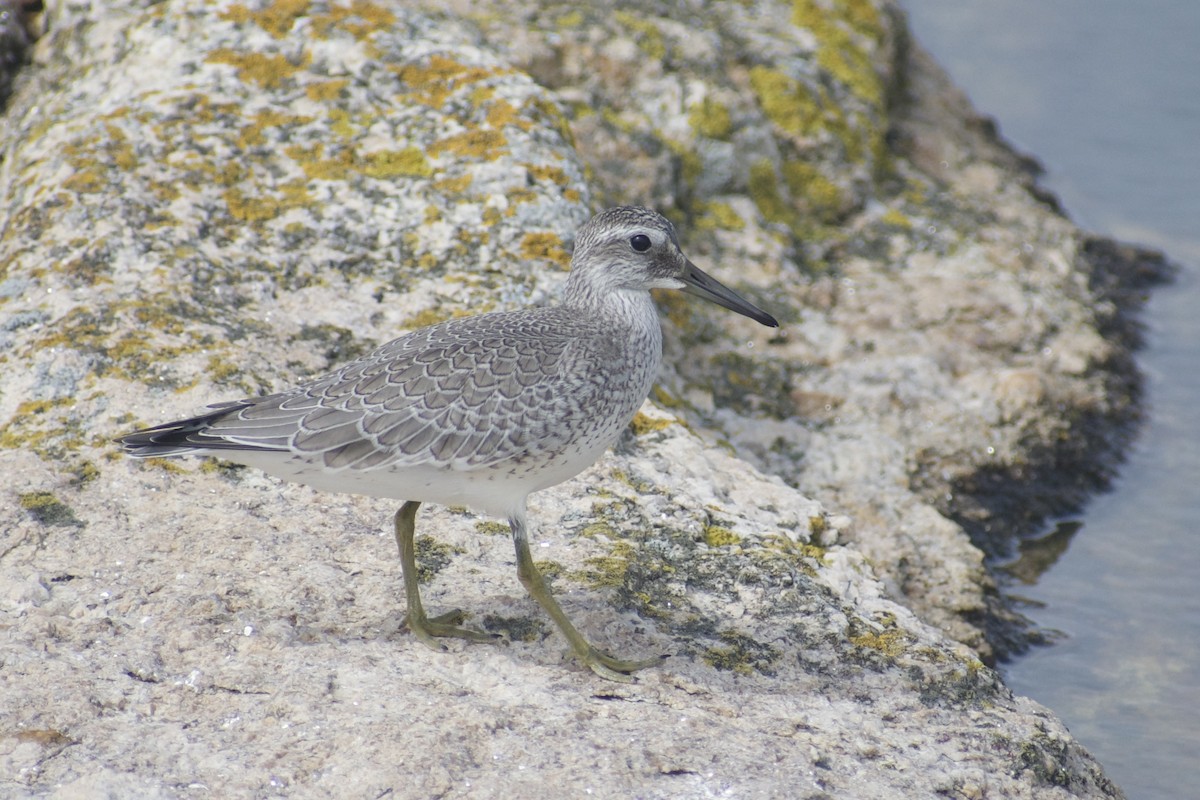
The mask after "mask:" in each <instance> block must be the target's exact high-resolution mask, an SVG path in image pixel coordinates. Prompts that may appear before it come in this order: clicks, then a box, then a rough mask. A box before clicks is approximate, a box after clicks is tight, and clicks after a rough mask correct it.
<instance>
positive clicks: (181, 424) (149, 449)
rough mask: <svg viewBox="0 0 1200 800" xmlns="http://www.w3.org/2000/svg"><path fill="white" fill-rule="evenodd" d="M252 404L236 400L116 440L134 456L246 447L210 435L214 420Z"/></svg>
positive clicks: (161, 456) (148, 456)
mask: <svg viewBox="0 0 1200 800" xmlns="http://www.w3.org/2000/svg"><path fill="white" fill-rule="evenodd" d="M247 405H249V403H246V402H243V401H237V402H233V403H220V404H218V405H213V406H209V408H211V409H213V410H212V411H210V412H208V413H207V414H200V415H199V416H195V417H189V418H188V419H181V420H176V421H175V422H166V423H163V424H162V425H155V426H154V427H153V428H143V429H142V430H137V431H134V432H132V433H127V434H125V435H124V436H118V437H117V438H116V439H114V440H113V441H115V442H117V443H118V444H120V445H121V447H122V448H123V449H124V450H125V453H126V455H129V456H132V457H133V458H171V457H172V456H186V455H196V454H198V453H199V452H201V451H205V450H232V449H238V450H245V449H247V448H246V446H245V445H239V444H236V443H234V442H230V441H227V440H225V439H222V438H220V437H219V436H213V435H211V434H208V433H207V431H208V429H209V428H210V427H211V426H212V424H213V423H214V422H216V421H217V420H220V419H221V418H223V417H226V416H228V415H230V414H236V413H237V412H238V411H239V410H240V409H242V408H245V407H246V406H247Z"/></svg>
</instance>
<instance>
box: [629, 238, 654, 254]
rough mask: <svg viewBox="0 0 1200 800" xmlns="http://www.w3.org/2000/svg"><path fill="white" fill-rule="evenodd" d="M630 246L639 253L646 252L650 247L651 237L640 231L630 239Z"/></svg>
mask: <svg viewBox="0 0 1200 800" xmlns="http://www.w3.org/2000/svg"><path fill="white" fill-rule="evenodd" d="M629 246H630V247H632V248H633V249H634V250H637V251H638V252H639V253H644V252H646V251H647V250H649V249H650V237H649V236H647V235H646V234H644V233H639V234H638V235H637V236H634V237H633V238H632V239H630V240H629Z"/></svg>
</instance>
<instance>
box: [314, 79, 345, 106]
mask: <svg viewBox="0 0 1200 800" xmlns="http://www.w3.org/2000/svg"><path fill="white" fill-rule="evenodd" d="M348 83H350V81H348V80H346V79H344V78H342V79H338V80H333V81H323V82H321V83H310V84H309V85H308V86H305V87H304V94H305V96H307V97H308V99H309V100H313V101H315V102H318V103H327V102H329V101H330V100H336V99H337V98H338V97H340V96H341V94H342V92H343V91H344V90H345V89H346V85H347V84H348Z"/></svg>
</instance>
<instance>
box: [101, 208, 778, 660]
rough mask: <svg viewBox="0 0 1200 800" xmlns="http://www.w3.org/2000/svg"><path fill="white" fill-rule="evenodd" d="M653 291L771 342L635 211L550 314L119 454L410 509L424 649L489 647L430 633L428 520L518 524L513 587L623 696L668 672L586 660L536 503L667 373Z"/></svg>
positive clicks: (323, 380) (406, 537)
mask: <svg viewBox="0 0 1200 800" xmlns="http://www.w3.org/2000/svg"><path fill="white" fill-rule="evenodd" d="M651 289H681V290H683V291H685V292H688V293H690V294H693V295H696V296H699V297H701V298H704V299H706V300H709V301H711V302H713V303H716V304H717V305H720V306H723V307H724V308H726V309H729V310H731V311H734V312H736V313H738V314H741V315H744V316H746V317H749V318H750V319H753V320H755V321H757V322H759V323H761V324H763V325H766V326H770V327H778V325H779V323H778V321H777V320H776V319H775V317H773V316H771V315H770V314H768V313H767V312H766V311H763V310H762V309H760V308H759V307H757V306H756V305H754V304H752V303H750V302H749V301H748V300H746V299H744V298H743V297H741V296H740V295H738V294H737V293H736V292H734V291H733V290H732V289H730V288H728V287H726V286H724V285H723V284H721V283H720V282H718V281H717V280H716V279H715V278H713V277H711V276H710V275H708V274H706V273H704V272H703V271H701V270H700V269H699V268H698V267H697V266H696V265H695V264H693V263H692V262H691V261H690V260H689V259H688V258H687V257H686V256H685V255H684V254H683V251H682V250H681V249H680V245H679V240H678V237H677V236H676V232H675V228H674V226H673V225H672V224H671V222H670V221H669V220H667V219H666V218H665V217H663V216H662V215H661V214H659V213H657V212H656V211H653V210H650V209H647V208H643V207H640V206H618V207H614V208H608V209H606V210H603V211H601V212H600V213H598V214H596V215H595V216H594V217H592V218H591V219H590V220H589V221H588V222H586V223H584V224H583V225H582V226H581V227H580V228H579V230H578V231H577V235H576V239H575V249H574V252H573V254H572V258H571V270H570V274H569V275H568V277H567V280H566V281H565V283H564V286H563V290H562V296H561V300H560V302H559V303H558V304H556V305H549V306H541V307H533V308H525V309H521V310H515V311H500V312H492V313H486V314H479V315H476V316H469V317H460V318H456V319H451V320H447V321H444V322H440V323H437V324H435V325H431V326H429V327H425V328H421V329H418V330H414V331H412V332H410V333H407V334H405V335H403V336H401V337H399V338H397V339H394V340H392V341H390V342H388V343H386V344H384V345H381V346H380V347H378V348H377V349H375V350H374V351H372V352H370V353H368V354H366V355H364V356H362V357H360V358H358V359H356V360H354V361H351V362H349V363H347V364H345V365H343V366H341V367H339V368H337V369H335V370H333V371H332V372H329V373H328V374H325V375H322V376H320V377H317V378H314V379H311V380H308V381H306V382H304V383H301V384H299V385H297V386H295V387H294V388H291V389H288V390H286V391H282V392H278V393H275V394H268V395H265V396H260V397H251V398H247V399H242V400H234V401H231V402H222V403H216V404H214V405H210V406H208V410H207V411H205V412H204V413H202V414H200V415H198V416H194V417H189V418H187V419H181V420H177V421H174V422H168V423H165V424H161V425H157V426H154V427H151V428H145V429H142V430H136V431H133V432H131V433H127V434H125V435H122V436H120V437H118V438H117V439H116V442H118V443H119V444H120V445H121V447H122V449H123V450H124V452H125V453H127V454H128V455H129V456H132V457H134V458H139V459H144V458H167V457H176V456H186V455H200V456H216V457H220V458H222V459H225V460H227V461H231V462H234V463H237V464H242V465H245V466H249V467H254V468H257V469H260V470H262V471H263V472H266V473H268V474H271V475H274V476H276V477H278V478H282V479H284V480H288V481H295V482H298V483H302V484H307V485H309V486H312V487H314V488H316V489H318V490H324V491H330V492H344V493H354V494H362V495H368V496H373V497H382V498H389V499H393V500H399V501H402V505H401V506H400V509H399V510H398V511H397V512H396V515H395V517H394V520H393V527H394V530H395V536H396V543H397V546H398V547H399V550H400V565H401V571H402V575H403V580H404V587H405V598H406V601H407V611H406V615H405V621H406V624H407V627H408V629H409V630H410V631H411V633H412V634H413V635H414V636H415V638H416V639H418V640H419V641H421V642H422V643H424V644H426V645H428V646H430V647H432V648H434V649H441V650H444V647H443V646H442V645H441V644H440V643H439V642H438V639H441V638H443V637H454V638H461V639H467V640H472V641H490V640H494V639H495V638H496V637H494V636H492V635H490V634H487V633H484V632H482V631H478V630H474V629H472V628H468V627H464V626H463V625H462V623H463V622H464V621H465V619H466V615H465V614H463V612H461V611H458V610H455V611H450V612H447V613H444V614H440V615H437V616H429V615H428V614H427V613H426V611H425V609H424V606H423V605H422V602H421V595H420V592H419V589H418V585H417V564H416V554H415V548H414V544H413V537H414V533H415V526H416V514H417V509H418V508H419V507H420V505H421V504H422V503H438V504H442V505H453V506H466V507H468V508H469V509H471V510H474V511H477V512H481V513H483V514H485V515H490V516H495V517H499V518H502V519H506V520H507V521H508V524H509V527H510V528H511V530H512V539H513V544H514V546H515V549H516V560H517V577H518V579H519V581H520V583H521V584H522V585H523V586H524V587H525V589H526V590H527V591H528V593H529V595H530V596H531V597H532V598H533V599H534V600H535V601H537V603H538V605H539V606H540V607H541V608H542V609H543V610H544V611H545V613H546V614H547V615H548V616H549V617H550V618H551V619H552V620H553V621H554V623H555V625H556V626H557V628H558V630H559V631H560V632H561V634H562V635H563V636H564V637H565V638H566V640H567V642H568V643H569V645H570V648H571V652H572V654H573V655H574V656H575V658H576V659H578V660H579V662H581V663H582V664H583V665H584V666H586V667H588V668H589V669H591V670H592V671H593V672H594V673H596V674H597V675H599V676H600V677H602V678H606V679H609V680H614V681H623V682H628V681H630V680H632V677H631V676H632V673H634V672H636V671H638V670H641V669H644V668H646V667H650V666H653V665H655V664H660V663H662V659H663V658H665V656H659V657H656V658H649V659H642V660H623V659H618V658H615V657H613V656H611V655H609V654H608V653H606V652H604V651H602V650H600V649H599V648H596V647H594V646H592V644H591V643H589V642H588V640H587V639H586V638H585V637H584V636H583V634H581V633H580V632H579V630H578V629H577V628H576V627H575V626H574V624H572V622H571V620H570V619H569V618H568V617H567V615H566V613H564V611H563V610H562V607H561V606H560V605H559V604H558V601H557V600H556V599H555V598H554V596H553V594H552V593H551V592H550V590H549V588H548V587H547V585H546V583H545V581H544V579H543V578H542V575H541V574H540V573H539V571H538V569H537V567H536V566H535V565H534V562H533V558H532V557H531V555H530V552H529V533H528V525H527V522H526V500H527V498H528V496H529V495H530V494H531V493H533V492H536V491H539V490H542V489H546V488H549V487H551V486H554V485H556V484H559V483H562V482H563V481H566V480H568V479H569V478H572V477H574V476H575V475H578V474H579V473H580V472H582V471H583V470H585V469H587V468H588V467H589V466H591V465H592V464H593V463H595V462H596V460H597V459H598V458H599V457H600V456H601V455H602V454H603V453H604V451H605V450H606V449H607V448H608V447H610V446H611V445H612V444H614V443H615V442H616V440H617V438H618V437H619V436H620V434H621V432H622V430H624V429H625V428H626V427H627V426H628V425H629V423H630V422H631V421H632V419H633V417H634V415H635V414H636V413H637V410H638V409H639V408H640V407H641V405H642V403H643V402H644V401H645V399H646V397H647V396H648V395H649V393H650V389H651V387H652V385H653V383H654V381H655V378H656V376H657V374H658V372H659V367H660V364H661V361H662V326H661V323H660V321H659V316H658V312H657V310H656V307H655V304H654V300H653V298H652V297H651V294H650V290H651Z"/></svg>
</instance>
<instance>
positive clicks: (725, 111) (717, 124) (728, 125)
mask: <svg viewBox="0 0 1200 800" xmlns="http://www.w3.org/2000/svg"><path fill="white" fill-rule="evenodd" d="M688 122H689V123H690V124H691V126H692V130H694V131H695V132H696V133H698V134H700V135H701V136H706V137H708V138H709V139H717V140H719V141H722V142H726V141H729V138H730V137H731V136H732V135H733V117H732V115H731V114H730V113H729V107H728V106H726V105H725V104H724V103H720V102H718V101H716V100H714V99H712V98H711V97H705V98H704V99H703V100H701V101H700V102H699V103H695V104H693V105H692V107H691V108H689V109H688Z"/></svg>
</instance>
